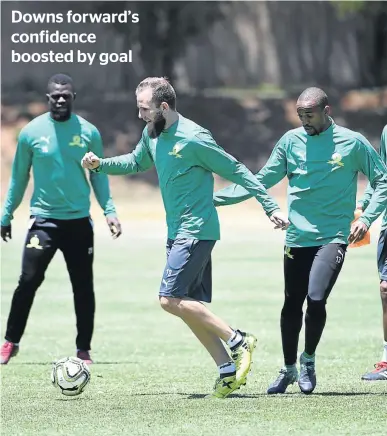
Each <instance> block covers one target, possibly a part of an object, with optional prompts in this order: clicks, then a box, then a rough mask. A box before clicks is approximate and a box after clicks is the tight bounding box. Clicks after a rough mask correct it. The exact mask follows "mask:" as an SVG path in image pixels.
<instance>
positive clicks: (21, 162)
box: [1, 113, 116, 226]
mask: <svg viewBox="0 0 387 436" xmlns="http://www.w3.org/2000/svg"><path fill="white" fill-rule="evenodd" d="M87 151H92V152H94V153H95V154H96V155H97V156H101V157H102V155H103V145H102V139H101V135H100V133H99V131H98V130H97V128H96V127H95V126H93V125H92V124H91V123H89V122H88V121H86V120H85V119H83V118H81V117H80V116H78V115H75V114H72V115H71V118H70V119H69V120H68V121H62V122H59V121H55V120H54V119H53V118H51V116H50V113H45V114H43V115H40V116H39V117H37V118H35V119H34V120H32V121H31V122H30V123H28V124H27V125H26V126H25V127H24V128H23V129H22V130H21V132H20V134H19V137H18V143H17V149H16V154H15V158H14V162H13V166H12V177H11V182H10V186H9V190H8V194H7V197H6V200H5V204H4V209H3V215H2V218H1V225H3V226H7V225H9V224H10V223H11V220H12V219H13V213H14V211H15V210H16V209H17V207H18V206H19V205H20V203H21V201H22V199H23V196H24V193H25V190H26V188H27V184H28V180H29V177H30V170H31V167H32V168H33V177H34V192H33V195H32V199H31V203H30V211H31V215H36V216H41V217H43V218H55V219H63V220H69V219H75V218H84V217H88V216H89V214H90V185H89V183H88V181H87V178H86V173H85V170H84V169H83V168H82V165H81V160H82V157H83V156H84V155H85V153H86V152H87ZM90 182H91V185H92V186H93V190H94V192H95V195H96V198H97V200H98V203H99V204H100V206H101V207H102V209H103V210H104V213H105V215H115V212H116V211H115V207H114V204H113V201H112V199H111V196H110V192H109V181H108V178H107V176H103V177H98V175H97V174H94V173H92V172H90Z"/></svg>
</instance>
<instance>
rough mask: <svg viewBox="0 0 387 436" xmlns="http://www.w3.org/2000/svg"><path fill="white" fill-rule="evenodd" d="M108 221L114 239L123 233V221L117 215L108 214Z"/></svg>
mask: <svg viewBox="0 0 387 436" xmlns="http://www.w3.org/2000/svg"><path fill="white" fill-rule="evenodd" d="M106 222H107V225H108V226H109V229H110V232H111V234H112V236H113V239H117V238H118V237H119V236H120V235H121V234H122V230H121V223H120V222H119V220H118V218H117V217H115V216H107V217H106Z"/></svg>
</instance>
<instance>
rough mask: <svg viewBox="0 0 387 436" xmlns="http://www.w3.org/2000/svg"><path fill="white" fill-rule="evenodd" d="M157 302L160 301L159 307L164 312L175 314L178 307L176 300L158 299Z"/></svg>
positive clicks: (168, 298) (169, 298)
mask: <svg viewBox="0 0 387 436" xmlns="http://www.w3.org/2000/svg"><path fill="white" fill-rule="evenodd" d="M159 301H160V306H161V307H162V309H164V310H165V311H166V312H169V313H173V314H175V313H177V311H178V307H177V300H176V298H171V297H159Z"/></svg>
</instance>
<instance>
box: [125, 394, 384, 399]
mask: <svg viewBox="0 0 387 436" xmlns="http://www.w3.org/2000/svg"><path fill="white" fill-rule="evenodd" d="M159 395H166V396H167V395H168V396H171V395H180V396H183V397H186V398H185V399H186V400H200V399H203V398H205V397H206V396H207V395H208V393H207V394H188V393H184V392H155V393H140V394H132V395H130V396H133V397H141V396H159ZM386 395H387V393H384V392H320V393H315V394H311V395H305V394H303V393H301V392H291V393H287V394H277V395H268V394H266V393H264V392H262V393H257V394H231V395H229V396H228V397H227V398H262V397H265V398H268V397H272V398H279V397H283V398H289V397H294V396H297V397H305V398H306V397H362V396H386Z"/></svg>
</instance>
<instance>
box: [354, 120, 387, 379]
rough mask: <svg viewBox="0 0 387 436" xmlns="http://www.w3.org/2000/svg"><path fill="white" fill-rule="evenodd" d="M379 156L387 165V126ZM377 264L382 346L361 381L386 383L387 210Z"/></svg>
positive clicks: (367, 197)
mask: <svg viewBox="0 0 387 436" xmlns="http://www.w3.org/2000/svg"><path fill="white" fill-rule="evenodd" d="M379 154H380V157H381V158H382V160H383V162H384V163H385V164H386V165H387V125H386V126H384V129H383V132H382V137H381V140H380V148H379ZM373 193H374V190H373V188H372V186H371V185H370V184H369V185H368V187H367V190H366V192H365V193H364V197H363V199H362V201H361V202H359V205H358V207H359V208H360V209H362V210H363V211H367V209H368V207H369V204H370V200H371V198H372V194H373ZM377 264H378V271H379V279H380V296H381V300H382V310H383V334H384V345H383V353H382V359H381V361H380V362H378V363H376V364H375V369H374V370H373V371H371V372H369V373H367V374H364V375H363V377H362V379H363V380H369V381H373V380H384V381H387V210H386V212H385V213H384V216H383V221H382V227H381V229H380V236H379V242H378V249H377Z"/></svg>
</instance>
